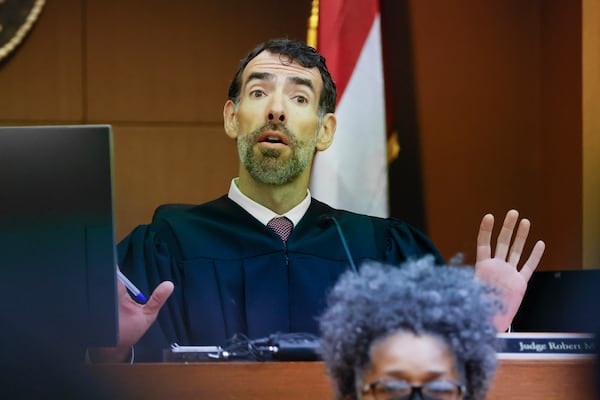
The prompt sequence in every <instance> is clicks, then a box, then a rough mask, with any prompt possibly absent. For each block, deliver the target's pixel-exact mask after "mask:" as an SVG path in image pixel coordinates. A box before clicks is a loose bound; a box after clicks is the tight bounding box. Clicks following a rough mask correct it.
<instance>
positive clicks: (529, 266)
mask: <svg viewBox="0 0 600 400" xmlns="http://www.w3.org/2000/svg"><path fill="white" fill-rule="evenodd" d="M545 249H546V244H545V243H544V242H542V241H541V240H538V241H537V242H536V244H535V246H533V250H531V254H530V255H529V258H528V259H527V261H526V262H525V265H523V268H521V272H520V273H521V275H522V276H523V279H525V281H527V282H529V279H530V278H531V275H533V271H535V269H536V268H537V266H538V264H539V263H540V260H541V259H542V256H543V255H544V250H545Z"/></svg>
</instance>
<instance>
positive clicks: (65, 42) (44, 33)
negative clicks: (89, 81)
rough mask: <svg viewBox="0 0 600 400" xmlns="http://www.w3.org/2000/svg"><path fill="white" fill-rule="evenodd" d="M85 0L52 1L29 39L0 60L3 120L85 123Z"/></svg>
mask: <svg viewBox="0 0 600 400" xmlns="http://www.w3.org/2000/svg"><path fill="white" fill-rule="evenodd" d="M81 3H82V0H54V1H47V2H46V4H45V5H44V8H43V10H42V12H41V14H40V16H39V19H38V21H37V22H36V24H35V25H34V26H33V29H32V30H31V32H30V33H29V35H28V36H27V37H26V38H25V40H24V42H23V43H22V44H21V45H20V46H19V47H18V48H17V50H16V52H15V53H14V54H12V55H11V56H10V57H9V58H8V59H6V60H4V61H3V62H2V63H0V88H1V89H0V93H1V94H0V121H2V122H3V124H4V125H9V124H16V123H25V122H33V121H80V120H81V119H82V118H83V115H82V109H83V108H82V103H81V99H82V74H83V72H82V49H83V47H82V35H81V32H82V22H81V12H82V4H81Z"/></svg>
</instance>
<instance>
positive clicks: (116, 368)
mask: <svg viewBox="0 0 600 400" xmlns="http://www.w3.org/2000/svg"><path fill="white" fill-rule="evenodd" d="M89 368H91V369H92V372H93V374H94V375H96V376H97V377H99V378H102V379H106V382H108V383H109V384H110V385H114V388H115V389H118V391H119V393H120V394H121V395H122V398H126V399H144V400H148V399H161V400H164V399H178V400H187V399H262V400H270V399H273V400H275V399H277V400H279V399H286V400H296V399H298V400H299V399H307V400H308V399H311V400H314V399H325V400H328V399H333V389H332V387H331V385H330V381H329V379H328V378H327V375H326V373H325V369H324V366H323V363H322V362H211V363H207V362H203V363H187V364H186V363H159V364H143V363H141V364H133V365H130V364H123V365H121V364H119V365H117V364H110V365H93V366H90V367H89ZM594 368H595V360H594V359H592V358H571V359H544V360H540V359H500V361H499V366H498V369H497V371H496V376H495V379H494V382H493V384H492V387H491V390H490V392H489V395H488V399H489V400H507V399H510V400H515V399H523V400H525V399H526V400H536V399H540V400H541V399H544V400H553V399H556V400H559V399H560V400H564V399H569V400H592V399H595V398H596V396H595V391H594V384H595V383H594V378H595V369H594ZM119 397H121V396H119Z"/></svg>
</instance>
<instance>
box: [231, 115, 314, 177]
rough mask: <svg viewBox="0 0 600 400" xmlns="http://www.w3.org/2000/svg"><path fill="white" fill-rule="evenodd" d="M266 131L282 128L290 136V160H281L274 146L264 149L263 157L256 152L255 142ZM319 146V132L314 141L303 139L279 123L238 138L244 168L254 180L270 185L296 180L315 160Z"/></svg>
mask: <svg viewBox="0 0 600 400" xmlns="http://www.w3.org/2000/svg"><path fill="white" fill-rule="evenodd" d="M266 131H279V132H281V133H283V134H284V135H285V136H286V137H287V139H288V147H289V149H290V150H291V156H290V157H289V158H288V159H285V160H282V159H280V158H279V157H280V155H281V152H280V151H279V150H274V149H261V156H260V157H259V156H256V155H255V154H254V149H253V147H254V145H255V144H256V143H257V140H258V138H259V137H260V135H262V134H263V133H264V132H266ZM317 132H318V130H317ZM316 145H317V134H316V132H315V135H314V136H313V138H312V139H311V140H309V141H301V140H298V138H297V137H296V135H295V134H294V133H293V132H291V131H290V130H289V129H287V127H286V126H285V125H283V124H280V123H267V124H265V125H263V126H262V127H260V128H259V129H257V130H255V131H253V132H251V133H250V134H248V135H244V136H241V137H238V140H237V147H238V154H239V157H240V162H241V163H242V165H243V166H244V168H246V170H247V171H248V173H249V174H250V176H252V177H253V178H254V179H255V180H257V181H259V182H262V183H265V184H268V185H283V184H286V183H290V182H292V181H294V180H295V179H296V178H297V177H298V176H299V175H300V174H302V172H304V170H305V169H306V167H308V166H309V165H310V163H311V162H312V159H313V157H314V154H315V148H316Z"/></svg>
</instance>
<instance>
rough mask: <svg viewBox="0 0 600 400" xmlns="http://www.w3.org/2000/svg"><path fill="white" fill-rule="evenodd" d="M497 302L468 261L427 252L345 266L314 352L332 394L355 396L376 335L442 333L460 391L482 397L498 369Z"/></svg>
mask: <svg viewBox="0 0 600 400" xmlns="http://www.w3.org/2000/svg"><path fill="white" fill-rule="evenodd" d="M502 308H503V305H502V302H501V300H500V297H499V296H498V293H497V291H495V290H494V289H493V288H491V287H489V286H486V285H484V284H482V283H480V282H478V281H477V280H476V279H475V278H474V275H473V268H471V267H459V266H444V267H437V266H435V265H434V260H433V258H432V257H429V256H428V257H425V258H423V259H420V260H412V261H408V262H406V263H405V264H403V265H401V266H400V267H397V266H390V265H384V264H379V263H375V262H372V263H367V264H363V266H362V267H361V269H360V271H359V272H358V273H352V272H347V273H345V274H344V275H342V276H341V277H340V280H339V281H338V282H337V284H336V285H335V287H334V288H333V289H332V291H331V292H330V294H329V295H328V299H327V308H326V309H325V311H324V313H323V314H322V315H321V317H320V318H319V325H320V331H321V345H320V353H321V356H322V358H323V361H324V363H325V366H326V368H327V371H328V373H329V375H330V377H331V378H332V379H333V381H334V383H335V385H336V390H337V398H338V399H342V398H343V399H356V398H357V393H356V387H357V384H359V385H362V382H360V381H361V380H362V377H361V376H362V373H363V372H364V371H365V370H366V369H367V368H368V367H369V365H370V361H371V360H370V350H371V347H372V345H373V344H374V343H375V342H376V341H378V340H380V339H383V338H385V337H387V336H390V335H392V334H394V333H397V332H399V331H408V332H412V333H415V334H432V335H435V336H437V337H440V338H442V339H443V340H444V341H445V342H446V343H447V344H448V346H449V348H450V349H451V351H452V352H453V353H454V356H455V358H456V362H457V366H458V368H459V370H463V371H464V378H465V385H466V393H465V395H464V398H465V399H484V398H485V395H486V393H487V390H488V386H489V383H490V381H491V379H492V377H493V375H494V371H495V369H496V350H497V346H496V333H497V331H496V328H495V327H494V325H493V323H492V318H493V316H494V315H495V313H496V312H498V311H500V310H502ZM357 374H358V376H357Z"/></svg>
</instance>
